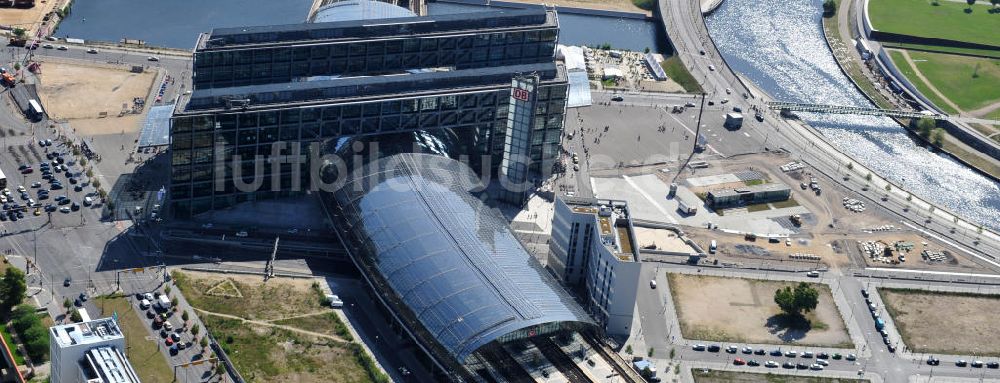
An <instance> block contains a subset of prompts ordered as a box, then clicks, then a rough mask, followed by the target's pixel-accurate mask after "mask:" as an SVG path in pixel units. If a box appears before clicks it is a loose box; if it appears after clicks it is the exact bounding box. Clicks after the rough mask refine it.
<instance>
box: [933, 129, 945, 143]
mask: <svg viewBox="0 0 1000 383" xmlns="http://www.w3.org/2000/svg"><path fill="white" fill-rule="evenodd" d="M931 141H932V142H934V145H937V146H941V143H942V142H943V141H944V132H943V131H942V130H941V129H934V134H933V138H932V139H931Z"/></svg>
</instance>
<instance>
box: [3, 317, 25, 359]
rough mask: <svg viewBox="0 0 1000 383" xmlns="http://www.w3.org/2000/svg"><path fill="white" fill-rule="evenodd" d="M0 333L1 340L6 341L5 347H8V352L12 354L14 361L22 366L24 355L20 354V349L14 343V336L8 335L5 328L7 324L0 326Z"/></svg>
mask: <svg viewBox="0 0 1000 383" xmlns="http://www.w3.org/2000/svg"><path fill="white" fill-rule="evenodd" d="M0 334H3V340H4V341H6V342H7V347H10V352H11V353H13V354H14V363H17V365H18V366H23V365H24V355H21V350H19V349H18V348H17V343H14V338H13V337H11V336H10V330H8V329H7V326H0Z"/></svg>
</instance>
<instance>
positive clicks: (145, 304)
mask: <svg viewBox="0 0 1000 383" xmlns="http://www.w3.org/2000/svg"><path fill="white" fill-rule="evenodd" d="M149 306H150V303H149V301H148V300H145V299H143V300H141V301H139V308H140V309H143V310H145V309H148V308H149Z"/></svg>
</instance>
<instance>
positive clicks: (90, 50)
mask: <svg viewBox="0 0 1000 383" xmlns="http://www.w3.org/2000/svg"><path fill="white" fill-rule="evenodd" d="M87 53H90V54H92V55H96V54H97V49H94V48H90V49H88V50H87Z"/></svg>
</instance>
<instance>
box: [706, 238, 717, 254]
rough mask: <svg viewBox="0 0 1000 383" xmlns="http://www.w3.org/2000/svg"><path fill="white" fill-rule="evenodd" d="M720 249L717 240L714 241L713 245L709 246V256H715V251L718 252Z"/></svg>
mask: <svg viewBox="0 0 1000 383" xmlns="http://www.w3.org/2000/svg"><path fill="white" fill-rule="evenodd" d="M718 249H719V244H718V243H716V242H715V240H714V239H713V240H712V243H711V244H710V245H708V253H709V254H715V251H716V250H718Z"/></svg>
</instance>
